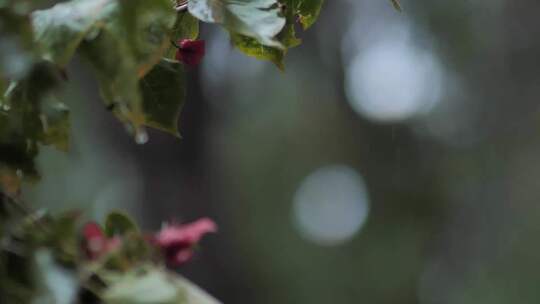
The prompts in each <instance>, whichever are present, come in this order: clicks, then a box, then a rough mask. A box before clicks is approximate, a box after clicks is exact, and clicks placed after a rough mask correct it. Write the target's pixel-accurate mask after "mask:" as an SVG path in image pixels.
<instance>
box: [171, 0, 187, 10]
mask: <svg viewBox="0 0 540 304" xmlns="http://www.w3.org/2000/svg"><path fill="white" fill-rule="evenodd" d="M187 7H188V0H176V5H175V6H174V9H175V10H176V11H177V12H183V11H185V10H187Z"/></svg>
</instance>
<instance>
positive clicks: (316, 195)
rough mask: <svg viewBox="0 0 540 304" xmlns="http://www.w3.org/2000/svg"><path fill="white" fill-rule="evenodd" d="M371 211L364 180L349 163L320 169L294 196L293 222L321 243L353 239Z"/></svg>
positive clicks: (309, 238)
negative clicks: (348, 165)
mask: <svg viewBox="0 0 540 304" xmlns="http://www.w3.org/2000/svg"><path fill="white" fill-rule="evenodd" d="M368 212H369V198H368V193H367V188H366V186H365V183H364V180H363V178H362V177H361V176H360V175H359V174H358V173H357V172H356V171H355V170H354V169H352V168H350V167H347V166H341V165H336V166H328V167H323V168H320V169H318V170H316V171H315V172H313V173H312V174H310V175H309V176H307V177H306V178H305V179H304V181H303V182H302V184H301V185H300V187H299V188H298V190H297V191H296V194H295V195H294V201H293V221H294V223H295V225H296V227H297V229H298V231H299V233H300V234H301V235H302V237H304V238H305V239H307V240H309V241H312V242H314V243H316V244H319V245H324V246H335V245H339V244H342V243H344V242H346V241H348V240H350V239H351V238H352V237H353V236H354V235H355V234H356V233H358V232H359V230H360V228H362V226H363V225H364V223H365V221H366V219H367V217H368Z"/></svg>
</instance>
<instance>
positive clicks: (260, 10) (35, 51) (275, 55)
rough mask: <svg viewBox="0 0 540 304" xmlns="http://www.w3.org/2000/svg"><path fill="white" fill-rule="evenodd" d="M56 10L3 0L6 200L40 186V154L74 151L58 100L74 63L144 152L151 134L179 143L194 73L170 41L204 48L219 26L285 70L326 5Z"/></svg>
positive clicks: (106, 1)
mask: <svg viewBox="0 0 540 304" xmlns="http://www.w3.org/2000/svg"><path fill="white" fill-rule="evenodd" d="M47 2H48V1H45V0H41V1H30V0H23V1H21V0H0V40H1V45H2V46H1V47H0V90H2V91H4V92H5V93H4V94H3V95H2V96H0V150H1V151H2V153H1V155H0V183H1V184H3V187H4V191H7V192H13V191H16V190H17V189H18V184H19V183H20V181H21V177H23V176H24V177H25V178H26V179H31V178H33V177H37V176H38V174H37V171H36V168H35V165H34V162H33V160H34V158H35V157H36V155H37V153H38V150H39V144H44V145H52V146H54V147H56V148H58V149H60V150H63V151H65V150H67V149H68V147H69V110H68V108H67V106H66V105H65V104H64V103H63V102H62V101H61V100H59V98H58V97H57V95H58V94H57V93H58V90H59V89H61V88H62V85H63V84H64V83H66V82H67V81H69V80H68V75H67V74H66V66H67V65H68V64H69V62H70V61H71V59H72V58H73V57H74V56H75V55H78V56H80V58H82V59H83V61H84V62H86V63H88V64H89V65H90V66H91V67H92V68H93V71H94V73H95V76H96V78H97V81H98V83H99V85H100V91H101V95H102V97H103V100H104V102H105V103H106V106H107V108H108V109H110V110H111V111H112V112H113V113H114V114H115V115H116V116H117V117H118V119H119V120H120V121H122V122H123V123H125V125H126V127H127V129H128V131H129V132H130V133H131V134H132V135H133V136H134V138H135V139H136V140H137V141H138V142H140V143H144V142H145V141H146V140H147V135H146V131H145V128H147V127H151V128H156V129H160V130H163V131H165V132H169V133H171V134H173V135H174V136H179V132H178V129H177V125H178V117H179V114H180V110H181V108H182V105H183V103H184V96H185V70H186V69H185V66H184V64H183V63H182V62H180V61H178V60H177V59H179V58H181V57H179V56H176V53H177V50H176V46H175V45H174V44H173V43H171V41H173V42H174V41H182V40H183V39H188V40H195V39H197V37H198V34H199V22H200V21H203V22H207V23H216V24H220V25H222V26H223V27H224V28H226V29H227V30H228V31H229V32H230V35H231V41H232V44H233V45H234V46H236V47H237V48H238V49H239V50H240V51H242V52H244V53H246V54H248V55H250V56H254V57H257V58H260V59H265V60H270V61H272V62H274V63H275V64H276V65H277V66H278V67H280V68H283V57H284V55H285V54H286V52H287V50H288V49H289V48H291V47H294V46H297V45H298V44H299V43H300V40H299V39H298V38H296V35H295V25H296V24H297V23H299V24H301V26H302V27H303V28H304V29H307V28H308V27H310V26H311V25H312V24H313V23H314V21H315V20H316V18H317V17H318V15H319V12H320V9H321V6H322V3H323V0H250V1H238V0H189V1H187V2H186V1H185V0H184V1H180V0H176V1H172V2H171V0H152V1H147V0H71V1H65V2H62V3H59V4H57V5H55V6H53V7H48V8H47V7H46V6H47V5H48V3H47ZM182 4H185V5H184V7H185V9H184V10H175V9H173V7H174V6H180V5H182ZM44 7H45V8H44ZM197 61H198V60H197Z"/></svg>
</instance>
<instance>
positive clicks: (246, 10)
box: [188, 0, 285, 48]
mask: <svg viewBox="0 0 540 304" xmlns="http://www.w3.org/2000/svg"><path fill="white" fill-rule="evenodd" d="M188 10H189V12H190V13H191V14H193V16H195V17H197V18H199V19H200V20H202V21H204V22H210V23H219V24H222V25H223V26H225V27H226V28H227V29H228V30H229V31H231V32H233V33H236V34H241V35H244V36H248V37H252V38H255V39H256V40H257V41H259V42H260V43H261V44H263V45H266V46H273V47H277V48H283V46H282V45H281V43H280V42H278V41H277V40H276V39H275V36H276V35H277V34H279V32H281V30H282V29H283V27H284V26H285V18H283V17H282V16H281V11H280V8H279V3H278V2H277V1H276V0H251V1H246V0H242V1H238V0H190V1H189V2H188Z"/></svg>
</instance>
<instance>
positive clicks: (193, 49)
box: [176, 39, 206, 66]
mask: <svg viewBox="0 0 540 304" xmlns="http://www.w3.org/2000/svg"><path fill="white" fill-rule="evenodd" d="M177 46H178V50H177V51H176V60H178V61H180V62H183V63H184V64H187V65H189V66H196V65H198V64H199V63H201V61H202V59H203V57H204V54H205V49H206V48H205V42H204V40H191V39H184V40H178V42H177Z"/></svg>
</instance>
